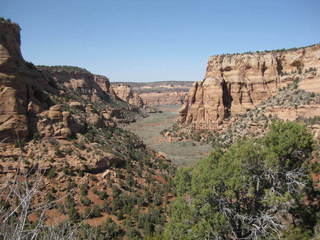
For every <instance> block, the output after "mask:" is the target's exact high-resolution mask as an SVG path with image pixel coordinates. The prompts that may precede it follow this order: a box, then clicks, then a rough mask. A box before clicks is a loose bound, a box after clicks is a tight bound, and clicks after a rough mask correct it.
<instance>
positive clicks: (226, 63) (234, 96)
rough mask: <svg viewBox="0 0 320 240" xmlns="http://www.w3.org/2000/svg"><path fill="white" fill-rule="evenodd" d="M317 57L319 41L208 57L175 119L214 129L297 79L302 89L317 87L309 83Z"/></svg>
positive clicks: (313, 77) (317, 64) (315, 72)
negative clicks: (203, 75)
mask: <svg viewBox="0 0 320 240" xmlns="http://www.w3.org/2000/svg"><path fill="white" fill-rule="evenodd" d="M319 59H320V45H313V46H310V47H305V48H300V49H293V50H281V51H269V52H256V53H245V54H233V55H218V56H213V57H210V59H209V61H208V66H207V71H206V75H205V79H204V80H203V81H200V82H196V83H194V85H193V87H192V88H191V89H190V91H189V94H188V96H187V98H186V101H185V104H184V106H183V107H182V108H181V110H180V118H179V122H180V123H181V124H183V125H192V126H193V128H195V129H215V128H217V126H218V125H219V124H221V123H222V121H223V120H224V119H226V118H229V117H233V116H235V115H237V114H244V113H246V112H247V111H249V110H250V109H253V108H255V107H256V106H257V105H258V104H259V103H261V102H262V101H264V100H266V99H268V98H270V97H271V96H274V95H276V94H277V92H278V90H279V89H280V88H282V87H284V86H286V85H288V84H289V83H292V82H294V81H298V80H300V81H299V87H301V88H302V89H305V90H307V91H308V90H310V91H318V90H319V89H318V87H310V85H314V86H317V85H318V84H317V83H319V81H320V77H319V67H320V61H319ZM310 83H312V84H310ZM317 89H318V90H317Z"/></svg>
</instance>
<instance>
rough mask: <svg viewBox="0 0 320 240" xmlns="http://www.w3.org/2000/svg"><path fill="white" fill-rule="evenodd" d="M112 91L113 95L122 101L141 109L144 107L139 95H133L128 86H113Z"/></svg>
mask: <svg viewBox="0 0 320 240" xmlns="http://www.w3.org/2000/svg"><path fill="white" fill-rule="evenodd" d="M112 90H113V91H114V93H115V95H116V96H118V97H119V98H120V99H122V100H123V101H125V102H127V103H129V104H131V105H134V106H137V107H140V108H142V107H143V106H144V102H143V100H142V98H141V97H140V96H139V94H137V93H135V92H134V91H133V90H132V88H131V87H130V86H129V85H126V84H113V85H112Z"/></svg>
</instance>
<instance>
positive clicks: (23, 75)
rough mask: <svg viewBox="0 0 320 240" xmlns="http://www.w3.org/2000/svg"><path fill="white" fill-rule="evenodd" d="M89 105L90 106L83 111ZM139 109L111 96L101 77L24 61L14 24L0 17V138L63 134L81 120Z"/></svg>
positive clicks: (127, 115) (109, 120)
mask: <svg viewBox="0 0 320 240" xmlns="http://www.w3.org/2000/svg"><path fill="white" fill-rule="evenodd" d="M61 103H63V104H61ZM89 104H95V107H94V109H95V111H87V107H88V106H89ZM62 106H63V108H62ZM69 108H70V109H69ZM69 110H72V111H73V113H77V114H78V115H77V114H76V115H77V116H78V117H77V119H76V118H75V117H74V114H71V113H70V112H69ZM119 113H121V114H119ZM139 114H140V113H139V109H138V108H136V107H133V106H131V105H129V104H128V103H126V102H123V101H122V100H120V98H118V97H117V96H116V94H115V93H114V91H113V89H112V88H111V86H110V82H109V80H108V78H107V77H105V76H101V75H94V74H92V73H90V72H89V71H87V70H86V69H82V68H78V67H71V66H50V67H48V66H38V67H35V66H34V65H33V64H32V63H28V62H26V61H24V59H23V57H22V54H21V51H20V27H19V26H18V25H17V24H14V23H11V22H9V21H7V20H3V19H1V18H0V143H1V142H4V141H5V142H14V141H17V139H25V138H29V139H31V138H32V137H33V136H34V135H39V136H41V137H57V138H61V139H66V138H68V137H70V136H71V135H74V134H76V133H77V132H79V131H81V130H83V128H85V127H86V126H87V125H93V126H95V127H97V128H101V127H104V126H115V123H116V122H128V121H133V120H134V119H135V117H137V115H139Z"/></svg>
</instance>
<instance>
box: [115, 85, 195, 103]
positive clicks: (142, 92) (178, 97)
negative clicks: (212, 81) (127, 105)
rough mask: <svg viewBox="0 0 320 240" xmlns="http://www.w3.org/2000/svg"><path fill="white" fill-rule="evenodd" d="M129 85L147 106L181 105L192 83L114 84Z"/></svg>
mask: <svg viewBox="0 0 320 240" xmlns="http://www.w3.org/2000/svg"><path fill="white" fill-rule="evenodd" d="M112 85H113V86H117V85H129V86H130V87H131V88H132V90H133V92H135V93H137V94H138V95H139V96H140V97H141V99H142V100H143V102H144V104H145V105H146V106H157V105H181V104H183V102H184V99H185V97H186V95H187V94H188V91H189V88H190V87H191V86H192V82H188V81H163V82H126V83H113V84H112Z"/></svg>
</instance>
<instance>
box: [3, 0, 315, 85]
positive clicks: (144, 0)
mask: <svg viewBox="0 0 320 240" xmlns="http://www.w3.org/2000/svg"><path fill="white" fill-rule="evenodd" d="M0 6H1V8H0V16H2V17H5V18H10V19H11V20H12V21H14V22H16V23H18V24H19V25H20V26H21V29H22V30H21V39H22V44H21V48H22V54H23V56H24V58H25V60H27V61H30V62H33V63H34V64H36V65H72V66H79V67H83V68H86V69H88V70H89V71H91V72H92V73H95V74H102V75H106V76H107V77H109V78H110V80H111V81H127V82H130V81H142V82H148V81H170V80H174V81H200V80H202V79H203V77H204V74H205V69H206V64H207V61H208V58H209V56H212V55H216V54H222V53H235V52H246V51H256V50H260V51H261V50H271V49H279V48H291V47H301V46H306V45H311V44H314V43H319V42H320V27H319V23H320V14H319V12H320V1H319V0H264V1H260V0H157V1H156V0H91V1H89V0H54V1H45V0H1V4H0Z"/></svg>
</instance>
